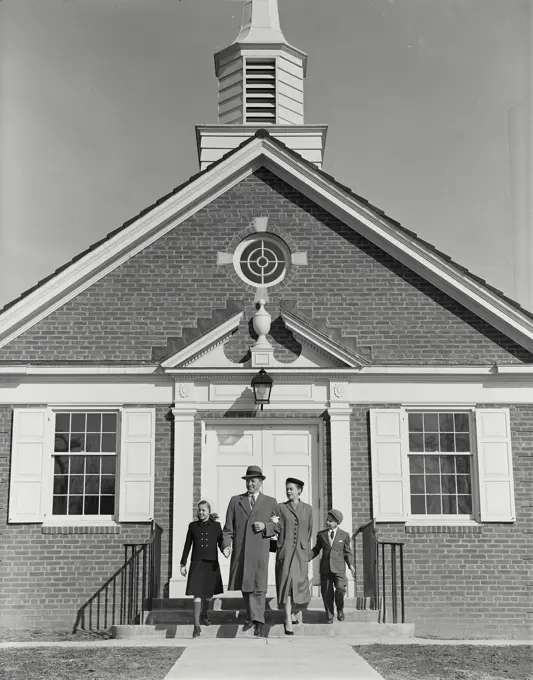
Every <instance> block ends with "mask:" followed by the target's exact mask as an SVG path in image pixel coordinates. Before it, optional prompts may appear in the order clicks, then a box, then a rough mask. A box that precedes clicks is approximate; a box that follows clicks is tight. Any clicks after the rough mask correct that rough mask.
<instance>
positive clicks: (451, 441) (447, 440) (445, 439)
mask: <svg viewBox="0 0 533 680" xmlns="http://www.w3.org/2000/svg"><path fill="white" fill-rule="evenodd" d="M440 450H441V451H450V452H452V453H453V452H454V451H455V437H454V436H453V434H441V436H440Z"/></svg>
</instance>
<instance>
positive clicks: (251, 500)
mask: <svg viewBox="0 0 533 680" xmlns="http://www.w3.org/2000/svg"><path fill="white" fill-rule="evenodd" d="M254 505H255V496H254V495H253V494H251V496H250V509H251V510H253V509H254Z"/></svg>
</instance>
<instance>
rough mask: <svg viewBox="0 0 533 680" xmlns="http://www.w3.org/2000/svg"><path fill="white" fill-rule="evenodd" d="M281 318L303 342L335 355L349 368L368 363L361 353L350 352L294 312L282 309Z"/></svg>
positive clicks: (327, 353) (322, 351) (335, 357)
mask: <svg viewBox="0 0 533 680" xmlns="http://www.w3.org/2000/svg"><path fill="white" fill-rule="evenodd" d="M281 318H282V319H283V323H284V324H285V326H286V327H287V328H288V329H289V330H290V331H291V332H292V334H293V335H294V337H295V338H296V339H297V340H298V341H300V342H303V343H308V344H310V345H311V346H314V347H315V348H317V349H318V351H319V352H320V353H323V354H326V355H328V356H330V357H333V358H334V359H336V360H337V361H338V362H340V363H341V365H344V366H345V367H347V368H362V367H363V366H367V365H368V363H369V362H368V361H367V360H366V359H364V358H363V357H362V356H360V355H356V354H354V353H352V352H349V351H348V350H347V349H345V348H344V347H342V346H341V345H339V344H338V343H336V342H334V341H333V340H331V339H330V338H328V337H327V336H326V335H324V334H323V333H321V332H320V331H317V330H316V329H314V328H312V327H311V326H309V325H308V324H306V323H304V322H303V321H302V320H301V319H299V318H298V317H297V316H295V315H294V314H291V313H290V312H289V311H287V310H284V309H282V310H281Z"/></svg>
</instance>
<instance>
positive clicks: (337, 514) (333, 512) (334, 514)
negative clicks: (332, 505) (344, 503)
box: [328, 510, 342, 524]
mask: <svg viewBox="0 0 533 680" xmlns="http://www.w3.org/2000/svg"><path fill="white" fill-rule="evenodd" d="M328 515H331V517H333V519H334V520H335V521H336V522H337V523H338V524H340V523H341V522H342V512H341V511H340V510H330V511H329V512H328Z"/></svg>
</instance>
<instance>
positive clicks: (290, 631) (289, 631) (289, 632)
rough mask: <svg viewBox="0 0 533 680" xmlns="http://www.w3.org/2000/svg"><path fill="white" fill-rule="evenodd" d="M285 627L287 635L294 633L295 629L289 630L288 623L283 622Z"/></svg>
mask: <svg viewBox="0 0 533 680" xmlns="http://www.w3.org/2000/svg"><path fill="white" fill-rule="evenodd" d="M283 628H284V629H285V635H294V631H292V630H287V624H286V623H284V624H283Z"/></svg>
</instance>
